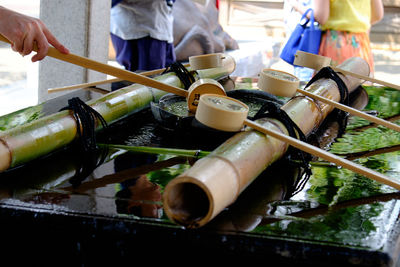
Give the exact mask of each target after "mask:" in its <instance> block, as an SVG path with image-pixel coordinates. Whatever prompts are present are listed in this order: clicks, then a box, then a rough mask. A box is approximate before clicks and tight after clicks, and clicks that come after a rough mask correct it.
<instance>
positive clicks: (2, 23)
mask: <svg viewBox="0 0 400 267" xmlns="http://www.w3.org/2000/svg"><path fill="white" fill-rule="evenodd" d="M0 34H2V35H3V36H4V37H6V38H7V39H8V40H9V41H10V42H11V44H12V45H11V47H12V49H13V50H14V51H16V52H19V53H20V54H21V55H23V56H25V55H28V54H30V53H31V52H32V50H33V45H34V43H35V42H36V44H37V47H38V51H37V54H36V55H34V56H33V57H32V61H33V62H35V61H38V60H41V59H43V58H44V57H45V56H46V55H47V51H48V49H49V44H51V45H53V46H54V47H55V48H56V49H57V50H59V51H60V52H61V53H64V54H68V53H69V51H68V49H67V48H65V47H64V46H63V45H62V44H61V43H60V42H59V41H58V40H57V39H56V38H55V37H54V35H53V34H52V33H51V32H50V31H49V30H48V29H47V27H46V25H45V24H44V23H43V22H42V21H41V20H40V19H36V18H33V17H29V16H26V15H23V14H20V13H18V12H15V11H12V10H9V9H7V8H4V7H2V6H0Z"/></svg>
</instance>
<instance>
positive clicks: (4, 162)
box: [0, 141, 11, 172]
mask: <svg viewBox="0 0 400 267" xmlns="http://www.w3.org/2000/svg"><path fill="white" fill-rule="evenodd" d="M10 166H11V152H10V150H9V149H8V147H7V146H6V145H5V144H4V143H3V142H1V141H0V172H2V171H5V170H7V169H8V168H10Z"/></svg>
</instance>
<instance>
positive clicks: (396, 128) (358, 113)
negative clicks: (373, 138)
mask: <svg viewBox="0 0 400 267" xmlns="http://www.w3.org/2000/svg"><path fill="white" fill-rule="evenodd" d="M297 91H298V92H299V93H301V94H303V95H306V96H309V97H311V98H313V99H317V100H319V101H321V102H324V103H327V104H329V105H332V106H334V107H336V108H337V109H340V110H343V111H346V112H348V113H350V114H352V115H354V116H358V117H361V118H363V119H366V120H368V121H370V122H374V123H376V124H379V125H382V126H385V127H387V128H389V129H392V130H394V131H397V132H400V126H399V125H397V124H394V123H391V122H389V121H386V120H383V119H381V118H378V117H375V116H372V115H369V114H367V113H364V112H361V111H359V110H357V109H355V108H352V107H349V106H346V105H343V104H340V103H338V102H336V101H333V100H330V99H328V98H324V97H322V96H319V95H316V94H312V93H310V92H308V91H305V90H302V89H297Z"/></svg>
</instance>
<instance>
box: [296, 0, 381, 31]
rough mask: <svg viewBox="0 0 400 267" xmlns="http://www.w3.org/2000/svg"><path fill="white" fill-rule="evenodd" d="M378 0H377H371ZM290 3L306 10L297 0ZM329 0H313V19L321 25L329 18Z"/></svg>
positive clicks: (303, 10)
mask: <svg viewBox="0 0 400 267" xmlns="http://www.w3.org/2000/svg"><path fill="white" fill-rule="evenodd" d="M371 1H378V0H371ZM289 3H290V5H291V6H292V7H293V8H294V10H296V11H297V12H299V13H300V14H302V15H303V14H304V13H305V12H306V11H307V9H308V8H307V7H305V6H303V5H301V4H300V3H299V2H298V0H289ZM329 8H330V6H329V0H314V6H313V9H314V19H315V20H316V21H317V22H318V23H319V24H321V25H323V24H325V23H326V21H327V20H328V18H329Z"/></svg>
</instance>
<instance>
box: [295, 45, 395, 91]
mask: <svg viewBox="0 0 400 267" xmlns="http://www.w3.org/2000/svg"><path fill="white" fill-rule="evenodd" d="M331 61H332V60H331V59H330V58H329V57H325V56H321V55H316V54H311V53H307V52H304V51H301V50H298V51H297V52H296V55H295V57H294V62H293V64H294V65H297V66H302V67H306V68H310V69H314V70H316V71H318V70H320V69H321V68H323V67H326V66H329V67H331V68H332V69H333V70H334V71H336V72H341V73H343V74H344V75H350V76H353V77H355V78H359V79H362V80H365V81H370V82H372V83H377V84H380V85H385V86H387V87H390V88H393V89H397V90H400V86H399V85H397V84H393V83H389V82H386V81H382V80H378V79H375V78H372V77H369V76H368V75H361V74H358V73H355V72H352V71H348V70H345V69H342V68H339V67H335V66H331Z"/></svg>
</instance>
